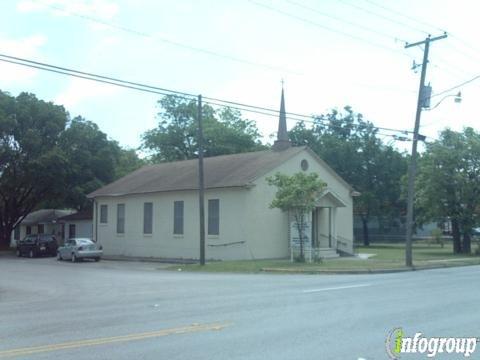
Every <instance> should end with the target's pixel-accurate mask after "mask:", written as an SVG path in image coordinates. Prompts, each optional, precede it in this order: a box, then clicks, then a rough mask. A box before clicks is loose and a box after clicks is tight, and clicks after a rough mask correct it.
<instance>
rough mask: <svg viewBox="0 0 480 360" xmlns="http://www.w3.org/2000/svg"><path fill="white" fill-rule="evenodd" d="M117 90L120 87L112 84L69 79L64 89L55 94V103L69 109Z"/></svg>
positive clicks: (114, 93)
mask: <svg viewBox="0 0 480 360" xmlns="http://www.w3.org/2000/svg"><path fill="white" fill-rule="evenodd" d="M119 92H120V88H117V87H114V86H113V85H107V84H101V83H97V82H94V81H90V80H85V79H80V78H74V79H72V80H71V81H70V83H69V85H68V86H67V88H66V90H65V91H63V92H62V93H60V95H58V96H57V98H56V99H55V103H57V104H59V105H63V106H65V107H66V108H67V109H70V108H72V107H75V106H77V105H78V104H80V103H81V102H84V101H87V100H91V99H97V101H98V98H100V97H105V96H113V95H117V94H118V93H119Z"/></svg>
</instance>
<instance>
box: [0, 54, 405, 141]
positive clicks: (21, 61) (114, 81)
mask: <svg viewBox="0 0 480 360" xmlns="http://www.w3.org/2000/svg"><path fill="white" fill-rule="evenodd" d="M0 61H3V62H7V63H12V64H17V65H22V66H27V67H32V68H36V69H39V70H45V71H49V72H53V73H58V74H61V75H67V76H73V77H77V78H81V79H86V80H91V81H96V82H101V83H105V84H109V85H114V86H120V87H124V88H129V89H132V90H139V91H143V92H148V93H153V94H159V95H164V96H166V95H175V96H179V97H182V98H184V99H188V100H192V99H195V98H196V95H193V94H190V93H186V92H182V91H177V90H171V89H167V88H163V87H158V86H152V85H147V84H143V83H139V82H134V81H127V80H122V79H119V78H115V77H111V76H105V75H98V74H94V73H91V72H86V71H80V70H75V69H71V68H67V67H63V66H57V65H51V64H47V63H44V62H39V61H34V60H29V59H25V58H20V57H16V56H10V55H6V54H1V53H0ZM203 99H204V100H206V101H207V102H209V103H211V104H215V105H218V106H224V107H229V108H232V109H237V110H241V111H247V112H252V113H258V114H262V115H268V116H275V117H277V116H278V114H279V110H276V109H271V108H267V107H262V106H255V105H249V104H245V103H240V102H236V101H230V100H223V99H218V98H214V97H208V96H204V97H203ZM286 115H287V116H288V117H289V118H290V119H291V120H295V121H305V122H313V120H312V118H314V115H305V114H300V113H292V112H287V113H286ZM374 127H375V129H378V130H383V131H390V132H397V133H404V134H408V133H411V131H407V130H400V129H392V128H387V127H378V126H374Z"/></svg>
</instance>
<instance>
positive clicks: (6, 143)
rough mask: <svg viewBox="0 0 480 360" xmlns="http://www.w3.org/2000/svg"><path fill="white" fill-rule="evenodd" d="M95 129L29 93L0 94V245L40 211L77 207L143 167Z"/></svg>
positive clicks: (92, 124) (59, 107)
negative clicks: (15, 95)
mask: <svg viewBox="0 0 480 360" xmlns="http://www.w3.org/2000/svg"><path fill="white" fill-rule="evenodd" d="M142 163H143V162H142V161H141V160H140V159H138V157H137V155H136V153H135V152H134V151H133V150H125V149H122V148H121V147H120V146H119V145H118V143H117V142H116V141H113V140H109V139H108V138H107V136H106V135H105V134H104V133H103V132H101V131H100V130H99V129H98V127H97V125H96V124H94V123H92V122H90V121H86V120H84V119H82V118H81V117H77V118H74V119H73V120H70V119H69V115H68V113H67V112H66V111H65V109H64V108H63V107H62V106H58V105H54V104H53V103H50V102H45V101H42V100H39V99H37V98H36V97H35V95H33V94H28V93H21V94H20V95H18V96H17V97H13V96H11V95H9V94H8V93H5V92H1V91H0V242H1V243H3V244H8V243H9V240H10V234H11V231H12V230H13V228H14V226H15V225H16V224H17V223H18V222H19V221H21V220H22V219H23V218H24V217H25V216H26V215H28V214H29V213H30V212H32V211H33V210H36V209H38V208H42V207H60V208H64V207H70V208H76V209H81V208H83V207H85V206H87V205H88V201H87V199H86V194H88V193H89V192H91V191H93V190H95V189H97V188H98V187H100V186H102V185H104V184H106V183H109V182H111V181H113V180H115V179H116V178H117V177H119V176H122V175H124V174H126V173H128V172H130V171H133V170H135V169H136V168H138V167H139V166H141V165H142Z"/></svg>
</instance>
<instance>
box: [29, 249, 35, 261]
mask: <svg viewBox="0 0 480 360" xmlns="http://www.w3.org/2000/svg"><path fill="white" fill-rule="evenodd" d="M28 257H29V258H30V259H31V258H34V257H35V253H34V252H33V250H30V251H29V252H28Z"/></svg>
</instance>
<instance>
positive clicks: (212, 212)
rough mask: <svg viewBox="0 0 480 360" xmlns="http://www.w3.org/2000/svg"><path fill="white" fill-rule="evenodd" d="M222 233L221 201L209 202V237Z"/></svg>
mask: <svg viewBox="0 0 480 360" xmlns="http://www.w3.org/2000/svg"><path fill="white" fill-rule="evenodd" d="M219 233H220V200H218V199H210V200H208V235H218V234H219Z"/></svg>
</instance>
